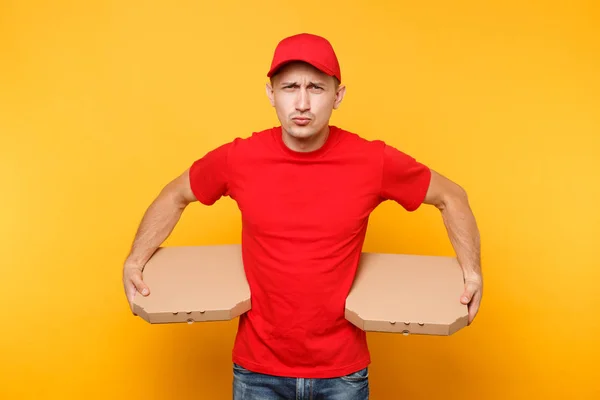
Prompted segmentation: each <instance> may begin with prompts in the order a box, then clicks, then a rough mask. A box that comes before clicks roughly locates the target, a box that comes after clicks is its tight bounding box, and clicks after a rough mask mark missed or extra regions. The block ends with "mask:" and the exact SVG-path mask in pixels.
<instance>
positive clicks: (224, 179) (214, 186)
mask: <svg viewBox="0 0 600 400" xmlns="http://www.w3.org/2000/svg"><path fill="white" fill-rule="evenodd" d="M230 149H231V143H226V144H223V145H221V146H219V147H217V148H216V149H214V150H211V151H210V152H208V153H207V154H205V155H204V156H203V157H202V158H200V159H198V160H196V161H194V162H193V163H192V165H191V166H190V186H191V188H192V192H193V193H194V196H196V198H197V199H198V201H199V202H201V203H202V204H205V205H208V206H209V205H212V204H214V203H215V202H216V201H217V200H219V199H220V198H221V197H222V196H229V187H230V182H229V176H230V173H229V152H230Z"/></svg>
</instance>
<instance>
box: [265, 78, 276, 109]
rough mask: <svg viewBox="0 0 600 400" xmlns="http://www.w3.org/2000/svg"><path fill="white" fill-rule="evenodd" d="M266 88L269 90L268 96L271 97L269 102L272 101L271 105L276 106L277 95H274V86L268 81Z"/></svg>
mask: <svg viewBox="0 0 600 400" xmlns="http://www.w3.org/2000/svg"><path fill="white" fill-rule="evenodd" d="M265 89H266V91H267V97H268V98H269V102H270V103H271V106H272V107H275V97H274V95H273V87H272V86H271V84H270V83H267V85H266V87H265Z"/></svg>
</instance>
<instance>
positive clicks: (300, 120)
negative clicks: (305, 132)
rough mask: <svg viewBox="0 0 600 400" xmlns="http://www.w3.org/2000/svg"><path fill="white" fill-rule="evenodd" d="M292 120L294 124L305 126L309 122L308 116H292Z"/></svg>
mask: <svg viewBox="0 0 600 400" xmlns="http://www.w3.org/2000/svg"><path fill="white" fill-rule="evenodd" d="M292 121H294V123H295V124H296V125H300V126H306V125H308V124H309V123H310V118H302V117H296V118H292Z"/></svg>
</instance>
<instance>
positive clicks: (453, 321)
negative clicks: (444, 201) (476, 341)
mask: <svg viewBox="0 0 600 400" xmlns="http://www.w3.org/2000/svg"><path fill="white" fill-rule="evenodd" d="M463 291H464V280H463V272H462V269H461V268H460V265H459V264H458V261H457V260H456V258H453V257H441V256H424V255H406V254H381V253H363V254H362V256H361V259H360V263H359V266H358V271H357V273H356V277H355V278H354V284H353V286H352V289H351V290H350V293H349V294H348V298H347V300H346V319H347V320H348V321H350V322H352V323H353V324H354V325H356V326H357V327H359V328H360V329H362V330H364V331H375V332H395V333H403V334H423V335H451V334H453V333H454V332H456V331H458V330H459V329H461V328H463V327H465V326H466V325H467V323H468V309H467V306H466V305H463V304H462V303H461V302H460V297H461V295H462V294H463Z"/></svg>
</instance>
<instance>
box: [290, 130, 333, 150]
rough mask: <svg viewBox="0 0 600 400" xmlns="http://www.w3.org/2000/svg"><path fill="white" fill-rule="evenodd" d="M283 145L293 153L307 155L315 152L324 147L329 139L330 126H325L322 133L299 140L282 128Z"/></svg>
mask: <svg viewBox="0 0 600 400" xmlns="http://www.w3.org/2000/svg"><path fill="white" fill-rule="evenodd" d="M282 135H283V143H285V145H286V146H287V147H288V148H289V149H290V150H293V151H297V152H301V153H307V152H311V151H315V150H318V149H320V148H321V147H323V145H324V144H325V142H326V141H327V137H329V124H328V125H325V127H324V128H323V129H321V131H319V132H318V133H316V134H315V135H312V136H310V137H306V138H297V137H294V136H292V135H290V134H289V133H288V132H287V131H286V130H285V129H284V128H282Z"/></svg>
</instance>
